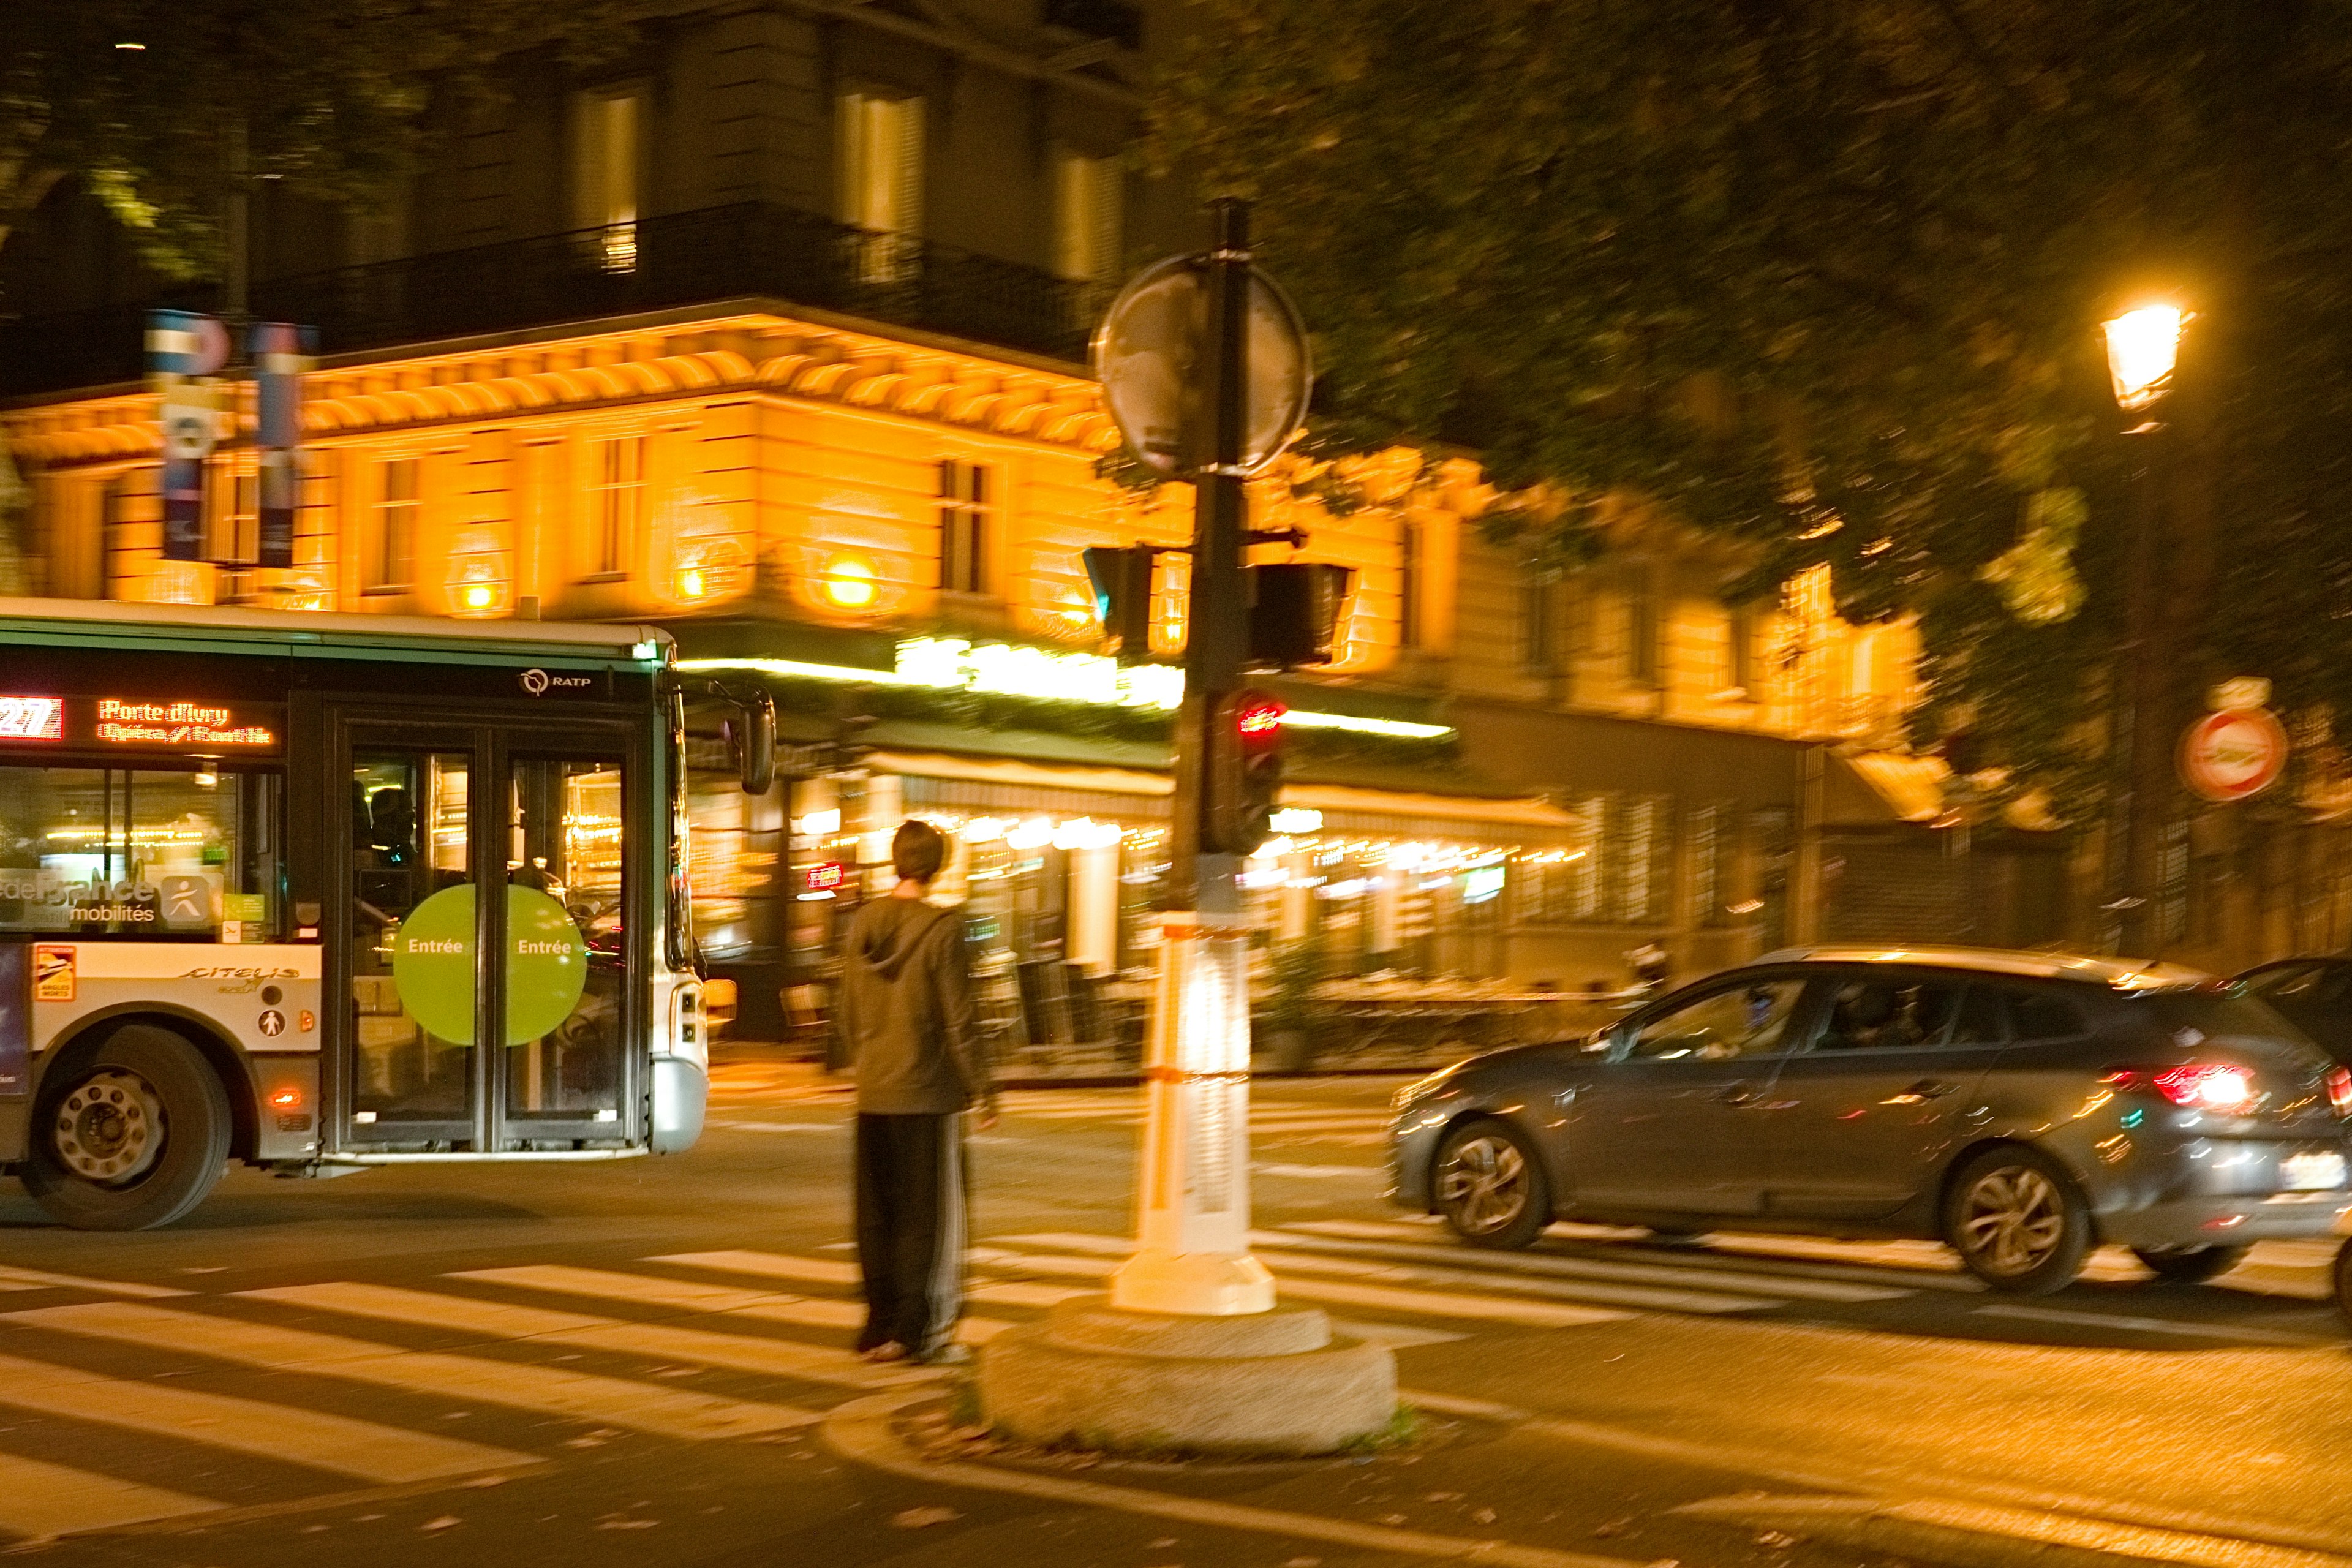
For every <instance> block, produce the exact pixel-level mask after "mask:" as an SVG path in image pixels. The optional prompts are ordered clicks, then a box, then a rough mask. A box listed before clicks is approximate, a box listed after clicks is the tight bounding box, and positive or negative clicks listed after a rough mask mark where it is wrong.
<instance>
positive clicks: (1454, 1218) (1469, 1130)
mask: <svg viewBox="0 0 2352 1568" xmlns="http://www.w3.org/2000/svg"><path fill="white" fill-rule="evenodd" d="M1433 1190H1434V1191H1435V1194H1436V1196H1437V1212H1438V1213H1439V1214H1441V1215H1444V1218H1445V1223H1446V1225H1447V1226H1450V1227H1452V1229H1453V1231H1454V1235H1456V1236H1458V1237H1461V1238H1462V1239H1463V1240H1465V1241H1466V1242H1468V1243H1469V1244H1470V1245H1471V1246H1473V1247H1528V1246H1530V1245H1532V1244H1533V1243H1534V1241H1535V1239H1536V1237H1539V1236H1541V1235H1542V1234H1543V1233H1544V1227H1545V1226H1548V1225H1549V1224H1550V1223H1551V1187H1550V1184H1549V1183H1548V1182H1546V1181H1545V1180H1544V1173H1543V1162H1542V1160H1541V1159H1540V1158H1538V1155H1537V1153H1536V1151H1535V1148H1534V1146H1533V1145H1532V1144H1531V1143H1529V1142H1528V1138H1527V1135H1526V1134H1524V1133H1522V1132H1521V1131H1518V1129H1517V1128H1515V1127H1513V1126H1511V1125H1510V1124H1509V1123H1508V1122H1505V1121H1493V1120H1491V1119H1488V1120H1481V1121H1472V1122H1468V1123H1466V1124H1465V1125H1464V1126H1461V1127H1457V1128H1455V1129H1454V1131H1451V1132H1449V1133H1447V1134H1446V1135H1445V1142H1443V1143H1441V1144H1440V1145H1439V1146H1438V1150H1437V1165H1436V1172H1435V1180H1434V1182H1433Z"/></svg>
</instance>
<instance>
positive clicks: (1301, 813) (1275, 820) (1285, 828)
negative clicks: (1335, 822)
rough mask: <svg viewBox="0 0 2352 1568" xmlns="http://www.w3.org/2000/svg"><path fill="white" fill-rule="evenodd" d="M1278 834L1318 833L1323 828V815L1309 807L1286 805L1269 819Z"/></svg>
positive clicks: (1268, 821) (1269, 823)
mask: <svg viewBox="0 0 2352 1568" xmlns="http://www.w3.org/2000/svg"><path fill="white" fill-rule="evenodd" d="M1267 825H1268V826H1271V827H1272V828H1273V829H1274V830H1275V831H1276V833H1317V832H1320V831H1321V830H1322V827H1323V814H1322V813H1321V812H1319V811H1316V810H1314V809H1312V808H1311V807H1308V806H1303V805H1286V806H1284V807H1282V808H1281V809H1280V810H1278V811H1276V813H1275V814H1274V815H1273V816H1271V817H1270V818H1268V819H1267Z"/></svg>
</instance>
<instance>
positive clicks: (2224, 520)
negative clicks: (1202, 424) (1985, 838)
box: [1156, 0, 2352, 804]
mask: <svg viewBox="0 0 2352 1568" xmlns="http://www.w3.org/2000/svg"><path fill="white" fill-rule="evenodd" d="M1192 16H1193V18H1194V22H1195V27H1194V31H1193V34H1192V39H1191V42H1190V44H1189V46H1188V47H1186V48H1185V49H1183V50H1182V51H1181V52H1180V53H1179V55H1178V56H1177V57H1176V58H1175V60H1174V62H1173V64H1172V65H1171V68H1169V69H1168V70H1167V71H1166V72H1165V73H1164V74H1163V77H1162V79H1160V82H1159V84H1158V90H1157V110H1156V112H1157V124H1158V137H1159V147H1160V153H1161V154H1162V155H1163V156H1164V157H1165V158H1167V159H1168V160H1170V161H1171V163H1182V164H1183V165H1185V166H1187V167H1189V168H1192V169H1196V170H1199V171H1201V172H1202V173H1203V174H1205V175H1206V177H1207V181H1208V183H1209V184H1210V185H1211V187H1212V188H1216V189H1224V190H1232V191H1236V192H1239V193H1242V194H1246V195H1254V196H1255V197H1256V198H1257V199H1258V202H1259V207H1258V217H1257V224H1258V229H1259V235H1260V238H1261V242H1262V248H1263V249H1264V251H1265V253H1266V254H1267V255H1268V257H1269V260H1270V265H1271V266H1272V267H1273V268H1274V269H1275V270H1276V272H1277V273H1278V274H1279V275H1280V277H1281V278H1282V279H1284V281H1285V282H1286V283H1287V284H1288V285H1289V286H1290V287H1291V288H1292V289H1293V290H1294V291H1295V292H1296V293H1297V295H1298V296H1299V298H1300V302H1301V305H1302V307H1303V309H1304V310H1305V312H1306V314H1307V319H1308V321H1309V322H1310V324H1311V325H1312V326H1313V327H1314V329H1315V330H1316V332H1317V337H1318V362H1319V366H1320V369H1321V373H1322V374H1323V376H1324V378H1325V380H1324V387H1323V392H1322V395H1321V396H1320V397H1319V398H1318V404H1319V406H1320V408H1321V411H1322V419H1323V424H1324V436H1325V438H1326V439H1327V441H1335V440H1336V441H1339V442H1342V443H1345V442H1354V443H1358V444H1360V445H1362V446H1366V447H1370V446H1373V445H1377V444H1379V443H1381V442H1386V441H1391V440H1396V439H1405V440H1420V441H1432V440H1442V439H1449V438H1450V439H1457V440H1461V441H1464V442H1466V443H1468V444H1470V445H1472V446H1475V447H1476V448H1477V449H1478V450H1479V451H1480V453H1481V454H1482V456H1483V458H1484V459H1485V461H1486V463H1487V465H1488V467H1489V470H1490V472H1491V473H1492V474H1493V476H1494V477H1495V479H1496V481H1497V482H1498V483H1499V484H1502V485H1504V486H1506V487H1519V486H1528V485H1533V484H1535V483H1537V482H1538V481H1541V482H1543V483H1545V484H1546V485H1547V486H1548V487H1549V489H1551V490H1552V491H1553V492H1555V493H1557V494H1558V495H1559V496H1563V497H1565V498H1567V500H1568V505H1567V507H1566V508H1565V510H1562V511H1561V512H1560V513H1559V515H1558V517H1557V518H1556V519H1553V520H1550V521H1549V522H1548V525H1547V526H1548V527H1549V531H1551V532H1552V533H1553V534H1554V535H1555V536H1559V535H1573V534H1576V533H1577V532H1579V531H1586V530H1590V529H1591V526H1592V522H1593V519H1594V518H1595V517H1596V516H1597V515H1599V513H1598V510H1597V508H1598V503H1599V501H1600V499H1601V497H1603V496H1605V495H1608V494H1611V493H1612V492H1614V493H1619V494H1623V493H1633V494H1638V495H1642V496H1644V497H1646V498H1649V499H1651V500H1654V501H1655V502H1657V503H1659V504H1661V505H1662V506H1664V508H1665V509H1667V510H1670V511H1671V512H1672V513H1674V514H1675V515H1677V516H1679V517H1680V518H1681V519H1683V520H1685V521H1687V522H1688V523H1689V524H1690V525H1692V526H1694V527H1696V528H1697V529H1700V530H1702V531H1706V532H1708V533H1711V534H1714V535H1717V536H1720V537H1724V538H1727V539H1730V540H1734V541H1738V542H1741V543H1743V544H1744V545H1745V546H1747V547H1748V549H1749V550H1750V552H1752V555H1753V558H1754V559H1755V560H1756V562H1757V563H1758V566H1757V570H1756V572H1755V573H1754V574H1752V576H1751V577H1750V578H1749V579H1748V581H1747V582H1746V583H1745V584H1740V585H1739V588H1740V590H1741V591H1744V592H1748V593H1760V592H1763V591H1767V590H1768V589H1769V585H1770V584H1773V583H1774V582H1777V581H1780V580H1782V579H1784V578H1785V577H1786V576H1787V575H1788V574H1790V573H1792V572H1793V571H1795V570H1796V569H1798V568H1800V567H1803V566H1806V565H1810V564H1814V563H1826V564H1827V565H1829V566H1830V567H1831V568H1832V573H1833V581H1834V584H1835V590H1836V596H1837V602H1838V605H1839V607H1840V609H1841V611H1842V612H1843V613H1844V614H1846V615H1847V616H1850V617H1854V618H1860V619H1871V618H1878V617H1884V616H1891V615H1896V614H1903V613H1916V615H1917V616H1919V617H1920V623H1921V626H1922V628H1923V632H1924V635H1925V638H1926V646H1927V659H1926V670H1925V673H1926V676H1927V679H1928V682H1929V690H1930V702H1929V704H1928V705H1927V708H1926V710H1924V711H1923V713H1922V715H1921V718H1920V725H1921V728H1922V731H1923V738H1933V737H1936V736H1939V735H1947V734H1951V733H1954V732H1958V731H1967V732H1968V733H1969V735H1970V736H1971V738H1972V740H1973V742H1975V744H1974V746H1973V747H1972V750H1973V751H1974V752H1975V755H1974V756H1972V757H1971V758H1970V759H1969V761H1970V762H1971V763H1974V764H1977V765H1981V764H1983V763H2006V764H2010V765H2011V766H2012V767H2014V768H2016V769H2018V770H2019V773H2020V776H2021V777H2031V778H2032V779H2033V780H2034V781H2035V782H2037V783H2040V784H2043V785H2045V786H2049V787H2053V788H2054V789H2055V790H2056V791H2057V792H2058V793H2059V794H2060V795H2062V797H2063V798H2064V799H2066V800H2068V801H2070V802H2073V803H2075V804H2088V802H2087V798H2086V797H2087V796H2088V795H2090V794H2091V793H2092V792H2094V791H2095V787H2096V777H2095V773H2096V771H2095V768H2094V767H2093V766H2092V765H2091V764H2092V761H2093V752H2094V750H2095V747H2094V745H2093V742H2092V741H2091V740H2090V739H2088V738H2087V737H2089V735H2090V733H2091V729H2092V727H2091V726H2087V725H2086V724H2084V722H2083V721H2084V719H2085V718H2086V716H2087V715H2088V714H2089V713H2090V712H2091V711H2092V710H2093V709H2094V707H2095V703H2096V700H2097V698H2096V693H2097V692H2098V690H2099V689H2100V683H2099V679H2098V677H2099V674H2100V672H2101V670H2102V669H2103V668H2105V666H2106V665H2107V664H2108V663H2109V661H2111V660H2112V659H2113V658H2115V657H2116V654H2115V650H2116V647H2117V644H2118V640H2119V638H2120V636H2121V633H2122V627H2121V624H2120V613H2121V608H2120V607H2121V604H2122V598H2123V592H2122V591H2123V584H2124V579H2125V572H2124V567H2125V564H2126V556H2127V554H2128V553H2129V552H2130V549H2131V545H2130V541H2131V538H2132V537H2133V534H2132V511H2131V506H2130V504H2129V501H2128V497H2129V494H2130V492H2131V484H2130V482H2129V481H2130V477H2131V475H2132V473H2133V472H2134V471H2135V470H2137V468H2140V467H2141V466H2142V465H2143V464H2144V463H2145V462H2146V461H2147V460H2148V458H2149V457H2150V455H2151V454H2152V453H2154V452H2155V451H2156V450H2157V448H2158V445H2159V444H2158V443H2152V442H2150V441H2148V440H2147V439H2145V438H2142V439H2139V440H2137V441H2133V440H2126V439H2124V438H2122V437H2120V436H2119V434H2118V431H2119V428H2120V420H2119V417H2118V415H2117V411H2116V407H2115V405H2114V403H2113V402H2112V401H2111V400H2110V398H2109V396H2108V394H2107V391H2106V386H2105V366H2104V360H2103V357H2102V349H2101V345H2100V342H2099V338H2098V335H2097V323H2098V322H2099V321H2101V319H2102V318H2103V317H2105V316H2106V315H2108V314H2111V313H2113V312H2114V311H2115V310H2116V309H2117V308H2118V307H2120V306H2121V305H2123V304H2125V303H2126V302H2129V301H2132V300H2134V299H2135V298H2136V297H2137V296H2140V295H2143V294H2145V293H2147V292H2148V291H2155V292H2158V293H2160V294H2166V295H2169V296H2170V297H2172V298H2175V299H2177V300H2180V301H2182V302H2184V303H2187V304H2189V306H2190V307H2191V308H2192V309H2193V310H2195V311H2196V312H2197V320H2196V321H2195V323H2194V324H2193V326H2192V328H2191V331H2190V333H2189V338H2188V340H2187V343H2186V346H2185V349H2184V359H2183V363H2182V366H2181V372H2180V377H2179V383H2180V386H2181V389H2182V390H2181V391H2180V392H2179V394H2178V395H2176V396H2175V397H2174V398H2173V399H2172V400H2171V404H2172V405H2177V407H2168V419H2169V420H2170V421H2171V422H2172V424H2173V425H2174V426H2175V429H2174V430H2173V431H2171V432H2169V433H2168V440H2169V443H2170V446H2171V447H2172V451H2171V455H2170V456H2169V457H2168V458H2165V459H2164V461H2165V465H2166V468H2167V470H2168V474H2169V476H2170V479H2169V489H2170V492H2171V494H2172V495H2173V496H2174V498H2175V501H2174V504H2173V505H2171V506H2170V507H2169V508H2168V510H2165V511H2164V512H2162V513H2161V514H2160V516H2159V518H2158V534H2157V535H2156V537H2157V538H2158V539H2159V540H2161V541H2162V542H2161V543H2160V544H2159V545H2158V546H2156V547H2155V548H2156V549H2157V550H2158V552H2161V553H2162V555H2163V556H2164V557H2165V563H2164V567H2163V580H2162V584H2160V586H2159V589H2158V594H2159V596H2160V598H2161V599H2162V601H2163V602H2164V604H2165V605H2167V612H2168V626H2170V627H2171V628H2173V630H2174V631H2175V632H2176V633H2178V634H2179V636H2181V637H2184V638H2185V639H2187V641H2188V643H2189V645H2190V646H2191V647H2192V649H2193V653H2192V657H2189V658H2184V659H2183V660H2182V661H2181V677H2180V679H2181V680H2182V682H2183V684H2184V686H2185V685H2187V684H2188V683H2190V682H2192V681H2194V680H2197V679H2202V678H2203V675H2204V674H2206V673H2208V672H2217V671H2218V672H2227V673H2259V674H2263V675H2266V676H2269V677H2271V678H2272V679H2273V680H2274V681H2275V682H2276V683H2277V685H2278V688H2279V690H2280V692H2281V695H2282V699H2283V700H2284V701H2285V702H2287V703H2289V704H2290V705H2294V706H2296V707H2298V708H2304V709H2323V710H2335V711H2338V712H2352V623H2348V622H2347V614H2352V595H2348V594H2347V590H2348V589H2352V544H2347V541H2352V489H2347V483H2346V479H2347V475H2346V474H2345V473H2344V471H2343V470H2344V469H2345V468H2346V465H2347V462H2352V456H2347V442H2346V439H2345V437H2346V435H2347V415H2352V352H2347V351H2352V285H2347V281H2346V279H2347V260H2352V205H2347V199H2346V197H2345V195H2344V187H2343V181H2342V175H2341V170H2342V168H2343V167H2344V159H2345V155H2346V153H2347V141H2352V0H2241V3H2237V4H2230V5H2213V4H2210V0H1643V3H1642V4H1639V5H1624V4H1622V3H1617V0H1488V3H1486V4H1484V5H1460V4H1458V3H1455V0H1384V3H1383V4H1381V5H1360V4H1355V3H1353V0H1196V4H1195V5H1193V7H1192ZM2205 605H2214V606H2221V609H2220V611H2219V613H2215V614H2211V615H2210V616H2209V615H2205V614H2203V613H2202V611H2201V608H2200V607H2201V606H2205Z"/></svg>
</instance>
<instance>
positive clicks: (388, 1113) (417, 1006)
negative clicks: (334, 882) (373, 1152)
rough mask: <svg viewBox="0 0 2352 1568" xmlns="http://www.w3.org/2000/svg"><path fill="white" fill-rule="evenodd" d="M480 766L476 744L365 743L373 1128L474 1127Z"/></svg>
mask: <svg viewBox="0 0 2352 1568" xmlns="http://www.w3.org/2000/svg"><path fill="white" fill-rule="evenodd" d="M473 774H474V768H473V759H472V756H471V754H470V753H469V752H466V751H463V750H456V749H442V748H437V747H433V746H372V745H366V744H361V745H358V746H355V747H354V749H353V752H352V783H351V790H352V794H351V812H352V837H351V844H352V923H351V926H350V930H349V941H350V942H351V977H352V1015H353V1016H352V1022H353V1030H352V1037H351V1056H350V1058H349V1061H350V1082H351V1092H350V1106H351V1113H352V1123H353V1124H354V1126H353V1129H352V1130H353V1131H354V1132H355V1133H356V1134H357V1135H358V1136H359V1137H360V1138H361V1139H362V1140H363V1141H369V1142H471V1141H472V1140H473V1138H474V1136H475V1131H476V1117H475V1108H476V1105H477V1103H478V1101H477V1100H476V1082H477V1075H476V1063H475V1042H474V1034H475V1017H476V1013H477V1005H476V1004H477V998H478V991H479V985H478V976H477V966H476V964H475V962H474V953H475V951H476V939H477V929H476V928H477V925H478V921H477V919H476V916H475V909H474V899H473V889H474V878H473V875H472V854H471V849H472V839H473V835H472V833H471V831H470V826H469V823H468V811H469V809H470V805H471V795H472V780H473Z"/></svg>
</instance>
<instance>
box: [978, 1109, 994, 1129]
mask: <svg viewBox="0 0 2352 1568" xmlns="http://www.w3.org/2000/svg"><path fill="white" fill-rule="evenodd" d="M995 1125H996V1107H994V1106H992V1105H983V1106H982V1107H981V1108H980V1130H981V1131H982V1132H985V1131H988V1130H989V1129H991V1128H992V1127H994V1126H995Z"/></svg>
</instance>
